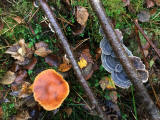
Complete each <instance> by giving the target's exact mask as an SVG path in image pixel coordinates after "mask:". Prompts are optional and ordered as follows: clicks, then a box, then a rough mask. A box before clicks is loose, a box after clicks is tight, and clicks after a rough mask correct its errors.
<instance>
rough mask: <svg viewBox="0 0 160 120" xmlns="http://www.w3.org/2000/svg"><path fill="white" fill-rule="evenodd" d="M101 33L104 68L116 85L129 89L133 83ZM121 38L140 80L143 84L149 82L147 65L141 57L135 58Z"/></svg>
mask: <svg viewBox="0 0 160 120" xmlns="http://www.w3.org/2000/svg"><path fill="white" fill-rule="evenodd" d="M99 31H100V33H101V34H102V36H103V39H102V40H101V42H100V48H101V50H102V54H101V61H102V66H103V67H104V68H105V70H106V71H108V72H109V73H111V76H112V79H113V80H114V82H115V85H117V86H118V87H121V88H129V87H130V85H131V84H132V83H131V82H130V80H129V78H128V76H127V74H126V73H125V71H124V70H123V67H122V65H121V63H120V62H119V59H118V58H117V57H116V55H115V53H114V51H113V50H112V47H111V45H110V44H109V42H108V40H107V39H106V37H105V36H104V34H103V31H102V29H101V28H100V30H99ZM118 36H119V35H118ZM119 38H120V43H121V45H122V47H123V48H124V49H125V51H126V53H127V54H128V56H129V58H130V60H131V63H132V64H133V66H134V67H135V69H136V70H137V72H138V74H139V77H140V79H141V80H142V82H143V83H145V82H147V81H148V77H149V75H148V71H147V70H146V69H145V65H144V64H143V62H142V61H141V59H140V58H139V57H136V56H133V54H132V52H131V51H130V50H129V49H128V48H127V47H126V46H125V45H124V44H123V37H121V36H119Z"/></svg>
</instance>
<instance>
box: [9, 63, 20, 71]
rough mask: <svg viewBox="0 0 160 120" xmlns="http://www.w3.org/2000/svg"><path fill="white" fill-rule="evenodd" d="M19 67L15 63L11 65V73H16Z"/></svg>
mask: <svg viewBox="0 0 160 120" xmlns="http://www.w3.org/2000/svg"><path fill="white" fill-rule="evenodd" d="M20 68H21V67H20V66H19V65H18V64H16V63H13V65H12V67H11V69H10V70H11V71H12V72H17V71H18V70H20Z"/></svg>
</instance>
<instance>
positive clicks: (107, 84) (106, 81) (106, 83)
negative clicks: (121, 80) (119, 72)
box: [99, 76, 116, 90]
mask: <svg viewBox="0 0 160 120" xmlns="http://www.w3.org/2000/svg"><path fill="white" fill-rule="evenodd" d="M99 84H100V87H101V88H102V90H105V89H106V88H107V89H109V90H111V89H116V86H115V84H114V81H113V80H112V79H111V78H109V77H107V76H106V77H103V78H102V79H101V80H100V81H99Z"/></svg>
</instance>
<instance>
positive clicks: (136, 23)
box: [134, 19, 160, 58]
mask: <svg viewBox="0 0 160 120" xmlns="http://www.w3.org/2000/svg"><path fill="white" fill-rule="evenodd" d="M134 24H135V25H136V27H137V28H138V30H139V31H140V32H141V33H142V35H143V36H144V38H145V39H146V40H147V42H148V43H149V44H150V45H151V47H152V48H153V49H154V50H155V52H156V53H157V55H158V57H159V58H160V52H159V50H158V49H157V48H156V46H155V45H154V44H153V42H152V41H150V39H149V38H148V36H147V35H146V34H145V33H144V30H143V29H142V28H141V27H140V25H139V24H138V20H137V19H136V20H134Z"/></svg>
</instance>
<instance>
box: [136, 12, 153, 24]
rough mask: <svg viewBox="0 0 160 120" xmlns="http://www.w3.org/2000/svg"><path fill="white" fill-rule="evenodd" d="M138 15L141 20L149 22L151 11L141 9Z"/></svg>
mask: <svg viewBox="0 0 160 120" xmlns="http://www.w3.org/2000/svg"><path fill="white" fill-rule="evenodd" d="M137 17H138V20H139V21H140V22H149V19H150V13H149V12H148V11H145V10H143V11H140V13H139V14H138V15H137Z"/></svg>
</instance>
